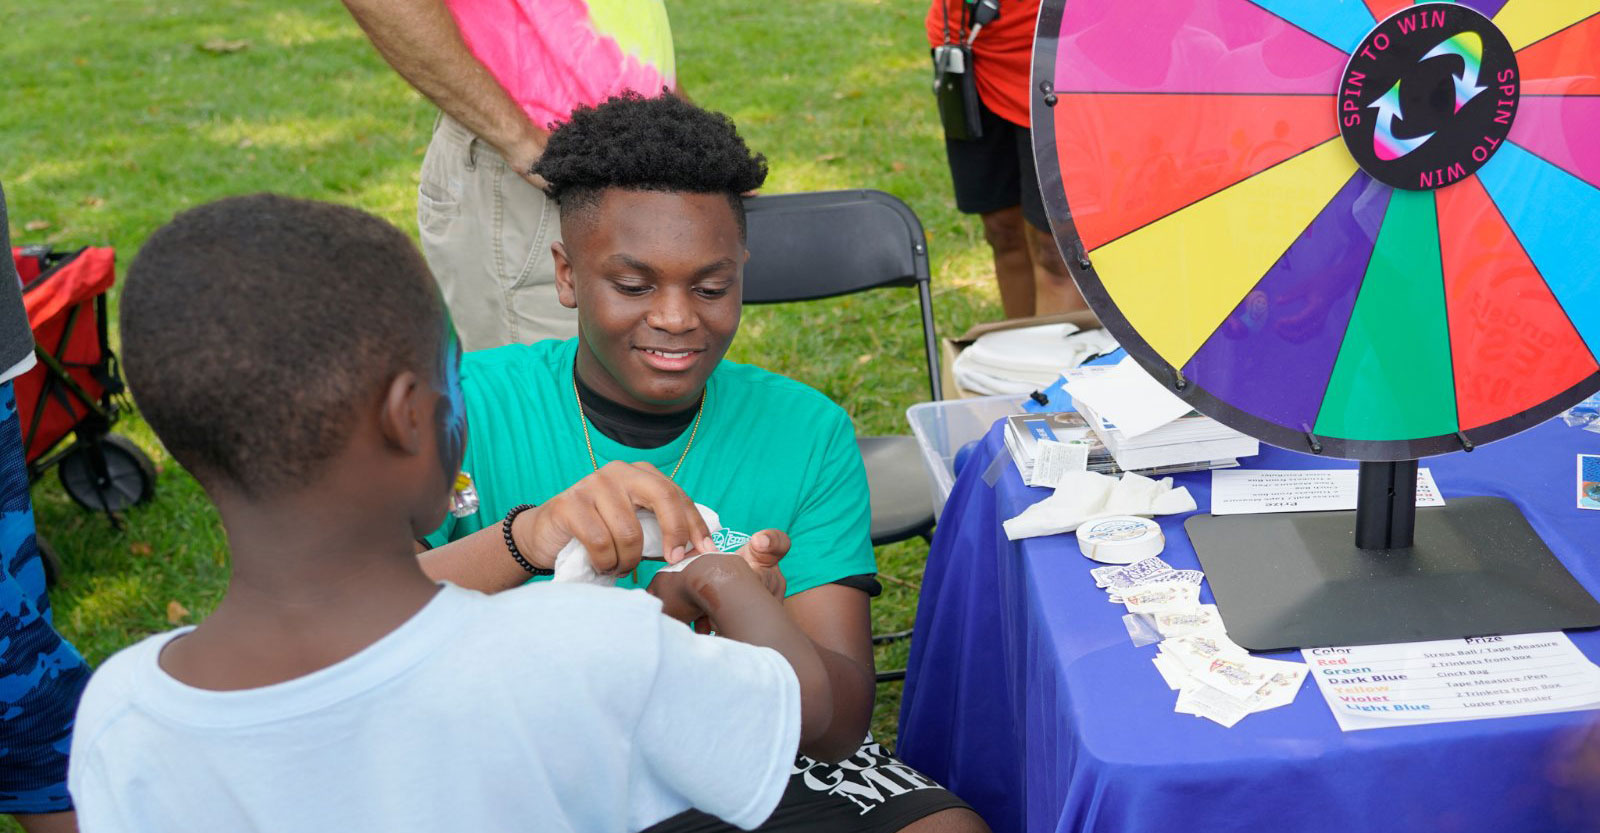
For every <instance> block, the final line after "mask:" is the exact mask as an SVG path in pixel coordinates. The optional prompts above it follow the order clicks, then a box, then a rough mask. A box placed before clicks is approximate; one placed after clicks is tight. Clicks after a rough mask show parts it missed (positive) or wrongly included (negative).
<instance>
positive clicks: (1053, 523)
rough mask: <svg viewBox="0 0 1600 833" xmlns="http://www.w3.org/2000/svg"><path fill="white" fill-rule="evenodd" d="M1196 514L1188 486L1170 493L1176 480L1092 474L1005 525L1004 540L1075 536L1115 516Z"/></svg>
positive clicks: (1075, 478) (1075, 476) (1071, 478)
mask: <svg viewBox="0 0 1600 833" xmlns="http://www.w3.org/2000/svg"><path fill="white" fill-rule="evenodd" d="M1194 510H1195V502H1194V497H1193V496H1192V495H1190V494H1189V489H1188V487H1180V488H1177V489H1174V488H1172V478H1170V477H1165V478H1162V479H1161V480H1159V481H1156V480H1151V479H1150V478H1148V477H1144V476H1142V475H1138V474H1133V473H1132V472H1128V473H1126V474H1123V475H1122V479H1121V480H1116V479H1114V478H1112V477H1109V476H1107V475H1104V474H1096V473H1095V472H1091V471H1082V472H1073V473H1071V474H1069V475H1068V476H1066V477H1063V478H1062V479H1061V483H1060V484H1059V485H1058V486H1056V490H1055V492H1054V493H1053V494H1051V495H1050V496H1049V497H1047V498H1045V499H1044V500H1041V501H1039V502H1038V503H1035V504H1034V505H1032V506H1030V507H1028V508H1027V509H1024V510H1022V512H1021V513H1020V514H1018V515H1017V516H1016V517H1015V518H1012V519H1011V520H1009V521H1006V522H1005V523H1004V524H1002V526H1004V527H1005V531H1006V538H1008V539H1010V540H1012V541H1016V540H1019V539H1022V538H1036V537H1038V536H1040V535H1055V534H1057V533H1061V532H1071V531H1073V530H1075V529H1077V528H1078V527H1079V526H1081V525H1082V524H1083V523H1084V522H1085V521H1091V520H1094V519H1095V518H1104V517H1110V516H1112V515H1141V516H1144V517H1149V516H1151V515H1172V514H1177V513H1180V512H1193V511H1194Z"/></svg>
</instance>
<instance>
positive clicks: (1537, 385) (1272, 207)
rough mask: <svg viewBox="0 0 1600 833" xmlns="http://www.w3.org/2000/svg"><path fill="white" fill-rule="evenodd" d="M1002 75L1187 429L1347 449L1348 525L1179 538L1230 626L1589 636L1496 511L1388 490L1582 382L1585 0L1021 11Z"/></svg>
mask: <svg viewBox="0 0 1600 833" xmlns="http://www.w3.org/2000/svg"><path fill="white" fill-rule="evenodd" d="M1033 80H1034V87H1035V89H1034V94H1033V98H1032V110H1033V112H1032V118H1033V134H1034V155H1035V159H1036V161H1037V163H1038V170H1039V175H1040V184H1041V185H1042V187H1043V191H1044V196H1045V206H1046V209H1047V210H1048V213H1049V216H1050V220H1051V223H1052V225H1053V229H1052V230H1053V232H1054V234H1055V237H1056V241H1057V243H1058V244H1059V245H1060V247H1061V250H1062V252H1063V254H1065V255H1066V256H1067V261H1068V264H1069V265H1070V266H1071V267H1072V268H1073V275H1074V277H1075V278H1076V279H1077V281H1078V285H1079V287H1080V288H1081V289H1082V290H1083V293H1084V296H1085V297H1086V298H1087V299H1088V301H1089V303H1090V305H1091V306H1092V307H1093V308H1094V310H1095V312H1096V313H1097V314H1098V315H1099V316H1100V318H1101V320H1102V321H1103V322H1104V323H1105V325H1106V327H1107V329H1109V330H1110V331H1111V332H1112V333H1113V334H1114V335H1115V336H1116V337H1117V339H1118V340H1119V341H1120V342H1121V343H1122V345H1123V346H1124V347H1126V348H1127V349H1128V352H1129V354H1130V355H1132V356H1133V357H1134V358H1135V359H1136V360H1137V361H1138V362H1139V363H1140V365H1141V366H1143V367H1144V369H1145V370H1147V371H1149V372H1150V373H1151V374H1152V375H1154V376H1155V377H1156V378H1157V379H1158V380H1160V381H1162V382H1163V383H1164V384H1166V385H1167V386H1168V388H1169V389H1170V390H1172V391H1173V392H1175V393H1176V394H1177V395H1179V396H1181V397H1183V398H1184V399H1185V400H1187V401H1188V402H1189V403H1190V404H1192V405H1193V406H1194V407H1195V408H1196V409H1197V410H1199V411H1201V412H1202V413H1205V414H1207V415H1210V416H1212V417H1215V418H1216V419H1218V420H1220V421H1222V422H1224V423H1226V424H1228V425H1231V426H1233V427H1234V428H1237V429H1239V430H1241V431H1244V432H1245V433H1248V434H1251V435H1253V436H1255V437H1258V438H1260V439H1262V440H1265V441H1267V442H1270V443H1273V444H1275V445H1279V446H1282V447H1284V448H1288V449H1292V450H1296V451H1302V452H1312V453H1316V454H1326V455H1330V456H1337V457H1346V458H1352V459H1356V460H1361V461H1363V462H1362V470H1361V476H1360V479H1361V502H1360V506H1359V508H1358V512H1357V513H1356V517H1355V518H1354V519H1352V518H1350V517H1349V515H1348V513H1303V514H1301V515H1296V516H1285V515H1279V516H1249V517H1247V516H1228V517H1221V518H1218V517H1212V516H1195V517H1192V518H1190V519H1189V520H1188V521H1186V522H1185V528H1186V530H1187V531H1188V533H1189V537H1190V539H1191V541H1193V543H1194V545H1195V549H1196V551H1197V553H1198V554H1199V557H1200V560H1201V563H1202V566H1204V567H1205V569H1206V572H1207V575H1208V578H1209V579H1210V582H1211V586H1212V590H1213V591H1214V593H1215V596H1216V600H1217V603H1218V605H1219V607H1220V608H1221V610H1222V613H1223V616H1224V619H1225V620H1226V621H1227V622H1228V631H1229V634H1230V636H1234V638H1235V641H1237V642H1239V643H1240V644H1242V645H1245V646H1246V647H1249V648H1254V649H1270V648H1281V647H1290V646H1297V647H1298V646H1310V645H1328V644H1335V645H1338V644H1364V643H1371V642H1393V641H1413V640H1424V639H1443V638H1449V637H1459V636H1464V635H1470V634H1487V633H1519V632H1529V631H1542V630H1556V629H1562V628H1568V627H1586V626H1594V625H1597V624H1600V605H1597V604H1596V602H1595V600H1594V599H1593V598H1592V597H1591V596H1590V595H1589V594H1588V593H1587V592H1586V591H1585V590H1584V589H1583V588H1582V587H1581V586H1580V585H1579V584H1578V583H1577V582H1576V581H1575V580H1574V579H1573V578H1572V576H1571V575H1570V574H1569V573H1568V572H1567V571H1566V570H1565V569H1564V568H1563V567H1562V565H1561V564H1560V563H1559V561H1558V560H1557V559H1555V558H1554V556H1553V555H1552V554H1551V553H1550V552H1549V550H1548V548H1546V547H1545V546H1544V544H1543V543H1542V542H1541V541H1540V540H1539V538H1538V536H1537V534H1535V533H1534V532H1533V530H1532V528H1531V526H1529V524H1528V523H1527V521H1526V520H1525V519H1524V518H1523V517H1522V516H1521V513H1520V512H1519V511H1518V510H1517V508H1516V507H1515V505H1514V504H1512V503H1511V502H1510V501H1508V500H1506V499H1504V498H1502V497H1484V496H1472V497H1452V498H1451V500H1450V504H1449V505H1448V506H1446V507H1443V508H1438V509H1425V510H1416V509H1415V507H1414V505H1413V501H1412V492H1413V491H1414V489H1415V478H1416V459H1417V458H1419V457H1424V456H1428V455H1433V454H1443V453H1446V452H1450V451H1470V450H1471V449H1472V448H1473V447H1474V446H1476V445H1481V444H1483V443H1485V442H1489V441H1491V440H1496V439H1501V438H1503V437H1506V436H1509V435H1511V434H1513V433H1516V432H1517V431H1520V430H1522V429H1524V428H1528V427H1531V426H1533V425H1535V424H1537V423H1539V422H1542V421H1544V420H1546V419H1548V418H1549V417H1551V416H1552V415H1554V414H1556V413H1557V412H1559V411H1561V410H1562V409H1564V408H1567V407H1569V406H1571V405H1572V404H1573V403H1575V402H1577V401H1579V400H1580V399H1582V398H1583V397H1584V396H1587V395H1588V394H1589V393H1591V392H1593V391H1594V390H1596V389H1600V363H1597V359H1596V356H1597V355H1600V353H1597V351H1600V266H1597V265H1596V264H1597V263H1600V138H1597V137H1600V0H1462V2H1460V3H1448V2H1423V3H1417V4H1415V5H1413V4H1412V3H1410V2H1405V0H1192V2H1162V3H1130V2H1126V0H1046V2H1045V5H1044V8H1043V10H1042V11H1041V14H1040V19H1039V33H1038V39H1037V41H1036V44H1035V49H1034V76H1033ZM1352 520H1354V523H1353V524H1352V523H1351V521H1352ZM1352 527H1353V528H1354V529H1353V532H1352ZM1413 532H1414V533H1415V534H1414V535H1413ZM1398 577H1404V578H1405V581H1396V580H1395V579H1396V578H1398Z"/></svg>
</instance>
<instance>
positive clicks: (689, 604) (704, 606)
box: [645, 552, 782, 633]
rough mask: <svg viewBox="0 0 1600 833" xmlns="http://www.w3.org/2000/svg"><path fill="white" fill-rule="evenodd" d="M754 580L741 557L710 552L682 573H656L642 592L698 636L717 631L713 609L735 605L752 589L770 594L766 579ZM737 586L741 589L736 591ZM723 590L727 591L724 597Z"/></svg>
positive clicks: (753, 575)
mask: <svg viewBox="0 0 1600 833" xmlns="http://www.w3.org/2000/svg"><path fill="white" fill-rule="evenodd" d="M774 572H776V571H774ZM756 579H760V577H759V576H757V575H755V574H754V573H753V571H752V570H751V569H750V567H749V565H748V564H746V563H745V561H744V559H743V558H741V557H738V556H734V555H730V554H728V553H720V552H713V553H707V554H705V555H702V556H700V557H699V558H696V559H695V560H694V562H693V563H691V564H690V565H689V566H687V567H685V568H683V569H682V570H677V571H674V572H671V573H656V574H655V576H654V577H652V578H651V579H650V586H649V587H647V588H645V592H647V593H649V594H650V595H652V596H655V597H656V598H658V599H660V600H661V612H662V613H665V614H666V615H668V616H671V617H672V618H674V619H677V620H678V621H680V622H686V623H688V624H690V625H692V626H694V629H695V631H696V632H698V633H705V632H706V631H708V630H715V629H716V623H715V622H714V621H713V616H714V614H715V612H716V611H715V608H717V607H719V606H720V605H723V604H738V599H739V597H740V594H742V593H747V592H749V591H750V588H753V587H765V588H766V589H767V592H769V593H770V592H772V588H771V586H770V584H769V583H768V582H767V581H766V580H764V579H761V580H759V581H758V580H756ZM736 585H743V586H742V587H738V588H737V589H735V586H736ZM724 591H729V592H728V593H727V594H726V596H727V597H726V598H725V597H724V596H725V593H724ZM779 598H782V597H781V596H780V597H779Z"/></svg>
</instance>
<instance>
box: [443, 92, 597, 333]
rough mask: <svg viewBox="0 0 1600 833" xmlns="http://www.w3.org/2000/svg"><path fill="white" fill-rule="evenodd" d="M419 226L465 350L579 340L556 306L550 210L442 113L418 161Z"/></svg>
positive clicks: (555, 215)
mask: <svg viewBox="0 0 1600 833" xmlns="http://www.w3.org/2000/svg"><path fill="white" fill-rule="evenodd" d="M417 226H418V227H419V228H420V230H421V232H422V253H423V255H424V256H426V257H427V259H428V266H429V267H430V268H431V269H432V270H433V274H434V277H435V278H436V279H437V280H438V281H439V287H440V288H441V289H442V290H444V298H445V303H447V304H448V305H449V306H450V316H451V318H453V319H454V320H455V325H456V332H457V333H458V334H459V335H460V338H461V346H462V348H463V349H466V350H483V349H486V348H489V347H498V346H500V345H502V344H511V343H518V344H527V343H529V342H534V341H539V340H540V339H546V338H562V339H565V338H571V337H573V336H575V335H577V334H578V315H577V313H576V312H575V311H574V310H570V309H567V308H566V307H563V306H561V303H560V301H558V300H557V299H556V283H555V281H556V272H555V262H554V261H553V260H552V259H551V255H550V245H551V244H552V243H554V242H556V241H557V240H560V239H561V218H560V216H559V212H558V210H557V208H556V205H555V203H553V202H551V201H550V199H549V198H548V197H546V196H545V195H544V192H543V191H540V190H539V189H537V188H535V187H533V186H532V185H529V184H528V182H527V180H525V179H523V178H522V177H520V176H518V175H517V173H516V172H515V171H513V170H511V167H510V166H509V165H507V164H506V163H505V160H503V159H501V158H500V155H499V154H498V153H496V152H495V151H494V150H493V149H492V148H490V147H489V146H488V145H487V144H486V143H485V142H483V140H481V139H479V138H477V137H476V136H474V135H473V134H472V133H471V131H469V130H467V129H466V128H465V127H462V126H461V124H460V123H459V122H457V121H455V120H454V119H452V118H450V117H449V116H445V115H442V114H441V115H440V117H439V121H438V122H437V123H436V124H435V125H434V129H433V141H431V142H430V143H429V144H428V153H427V155H426V156H424V157H423V159H422V183H421V186H420V187H419V188H418V189H417Z"/></svg>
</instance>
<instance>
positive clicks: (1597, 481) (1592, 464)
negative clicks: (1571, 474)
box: [1578, 454, 1600, 509]
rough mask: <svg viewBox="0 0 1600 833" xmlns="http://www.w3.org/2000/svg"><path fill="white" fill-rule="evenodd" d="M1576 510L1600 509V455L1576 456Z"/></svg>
mask: <svg viewBox="0 0 1600 833" xmlns="http://www.w3.org/2000/svg"><path fill="white" fill-rule="evenodd" d="M1578 508H1579V509H1600V454H1579V455H1578Z"/></svg>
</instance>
